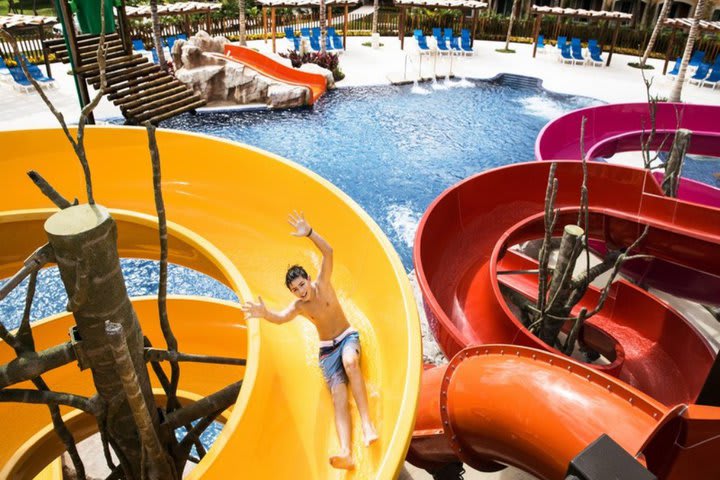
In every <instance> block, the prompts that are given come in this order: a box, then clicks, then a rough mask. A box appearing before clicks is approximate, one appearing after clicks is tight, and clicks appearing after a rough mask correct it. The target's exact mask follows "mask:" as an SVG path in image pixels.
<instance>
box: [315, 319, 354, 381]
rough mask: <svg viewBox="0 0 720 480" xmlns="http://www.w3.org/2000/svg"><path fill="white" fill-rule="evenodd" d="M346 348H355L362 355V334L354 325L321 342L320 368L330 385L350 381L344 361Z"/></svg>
mask: <svg viewBox="0 0 720 480" xmlns="http://www.w3.org/2000/svg"><path fill="white" fill-rule="evenodd" d="M345 348H353V349H355V352H356V353H357V354H358V356H360V334H359V333H358V332H357V330H355V329H353V328H352V327H350V328H348V329H347V330H345V331H344V332H343V333H341V334H340V335H338V336H337V337H335V339H333V340H327V341H323V342H320V369H321V370H322V372H323V377H325V382H327V385H328V387H329V388H330V389H331V390H332V388H333V387H334V386H335V385H338V384H340V383H348V377H347V373H345V366H344V365H343V361H342V352H343V350H345Z"/></svg>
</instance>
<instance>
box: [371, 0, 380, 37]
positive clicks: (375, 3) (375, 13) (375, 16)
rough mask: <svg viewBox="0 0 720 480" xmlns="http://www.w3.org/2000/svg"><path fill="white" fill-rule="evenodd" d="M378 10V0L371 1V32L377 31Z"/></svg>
mask: <svg viewBox="0 0 720 480" xmlns="http://www.w3.org/2000/svg"><path fill="white" fill-rule="evenodd" d="M379 11H380V2H379V1H378V0H374V1H373V19H372V33H378V29H377V23H378V12H379Z"/></svg>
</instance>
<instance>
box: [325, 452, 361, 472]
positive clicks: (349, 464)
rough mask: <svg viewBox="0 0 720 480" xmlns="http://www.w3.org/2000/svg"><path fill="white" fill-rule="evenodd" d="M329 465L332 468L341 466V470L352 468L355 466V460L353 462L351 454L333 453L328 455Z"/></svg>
mask: <svg viewBox="0 0 720 480" xmlns="http://www.w3.org/2000/svg"><path fill="white" fill-rule="evenodd" d="M330 465H332V466H333V467H334V468H342V469H343V470H352V469H353V468H355V462H353V458H352V454H350V453H349V452H348V453H345V454H344V455H343V454H340V455H333V456H332V457H330Z"/></svg>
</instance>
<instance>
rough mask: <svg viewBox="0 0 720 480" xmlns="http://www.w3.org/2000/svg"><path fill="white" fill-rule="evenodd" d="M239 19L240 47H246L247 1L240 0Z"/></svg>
mask: <svg viewBox="0 0 720 480" xmlns="http://www.w3.org/2000/svg"><path fill="white" fill-rule="evenodd" d="M238 19H239V20H240V23H239V24H238V28H239V29H240V45H242V46H245V0H238Z"/></svg>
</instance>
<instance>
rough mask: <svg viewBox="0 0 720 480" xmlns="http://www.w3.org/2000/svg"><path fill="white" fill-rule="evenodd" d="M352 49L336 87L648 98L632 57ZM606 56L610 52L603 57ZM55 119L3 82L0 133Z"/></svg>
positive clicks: (387, 40)
mask: <svg viewBox="0 0 720 480" xmlns="http://www.w3.org/2000/svg"><path fill="white" fill-rule="evenodd" d="M347 40H348V50H347V51H346V52H344V53H343V54H342V55H341V59H340V67H341V69H342V70H343V71H344V72H345V74H346V77H345V79H344V80H343V81H341V82H340V83H339V84H338V87H341V88H343V87H352V86H360V85H387V84H389V83H391V82H393V81H394V82H397V81H401V80H407V81H412V80H414V79H417V78H418V72H420V73H421V76H422V78H429V77H431V76H432V75H433V72H434V73H435V74H436V75H438V76H440V77H444V76H445V75H447V73H448V72H450V71H452V73H453V74H454V75H457V76H464V77H468V78H480V79H487V78H492V77H494V76H496V75H497V74H499V73H502V72H507V73H515V74H520V75H528V76H532V77H538V78H541V79H543V85H544V86H545V88H547V89H549V90H552V91H556V92H561V93H568V94H574V95H586V96H590V97H594V98H598V99H600V100H603V101H606V102H633V101H634V102H639V101H645V99H646V93H645V86H644V83H643V80H642V76H641V72H640V71H639V70H636V69H634V68H630V67H628V66H627V63H628V62H630V61H633V60H636V59H635V58H633V57H630V56H627V55H614V56H613V61H612V64H611V66H610V67H607V68H605V67H602V68H598V67H589V66H578V65H567V64H561V63H559V62H557V60H556V59H555V55H554V54H551V53H546V54H538V56H537V58H534V59H533V58H532V54H531V53H532V50H531V48H532V46H531V45H524V44H513V45H512V46H513V48H515V49H516V51H517V53H515V54H503V53H498V52H496V51H495V49H496V48H498V47H500V46H502V43H501V42H476V44H475V49H476V55H475V56H473V57H465V58H462V57H460V58H457V57H454V58H453V59H452V64H451V60H449V59H447V58H439V59H437V60H435V59H431V58H427V57H424V58H423V59H422V60H420V57H419V55H418V54H417V52H416V51H415V50H414V46H413V44H414V43H415V42H414V41H413V40H412V39H410V38H407V39H406V42H405V48H406V50H405V51H403V50H400V42H399V40H398V39H397V38H395V37H383V38H382V39H381V43H382V44H383V46H382V47H381V48H379V49H377V50H374V49H372V48H370V47H365V46H363V45H362V44H363V43H365V42H369V41H370V38H369V37H348V39H347ZM287 45H288V44H287V41H286V40H284V39H278V40H277V43H276V47H277V50H278V51H285V50H287ZM249 46H250V47H252V48H256V49H258V50H260V51H262V52H265V53H270V51H271V42H270V41H269V40H268V42H267V43H266V42H264V41H262V40H256V41H252V42H249ZM605 55H607V54H605ZM650 63H651V64H652V65H654V66H655V70H648V71H646V74H647V75H648V78H649V79H652V81H653V86H652V90H651V91H652V93H653V94H654V95H659V96H661V97H667V96H668V95H669V93H670V89H671V87H672V80H671V79H670V78H668V77H665V76H663V75H662V74H661V72H662V62H661V61H660V60H650ZM52 69H53V73H54V75H55V77H56V79H57V81H56V83H57V85H58V88H56V89H50V90H48V91H47V92H48V96H49V97H50V98H51V99H52V100H53V102H55V105H56V106H57V107H58V109H59V110H61V111H62V112H63V113H64V114H65V118H66V119H68V121H70V122H71V123H73V122H77V118H78V116H79V110H80V109H79V107H78V104H77V95H76V93H75V87H74V84H73V80H72V77H71V76H70V75H67V71H68V66H67V65H63V64H60V63H56V64H53V66H52ZM683 101H686V102H690V103H710V104H720V90H712V89H710V88H707V87H705V88H702V89H701V88H700V87H698V86H695V85H685V87H684V88H683ZM119 116H120V111H119V109H118V108H117V107H115V106H113V105H112V104H111V103H109V102H107V101H106V100H103V101H101V102H100V105H99V106H98V108H97V110H96V117H97V118H98V119H99V120H102V119H107V118H112V117H119ZM56 125H57V122H56V120H55V119H54V117H52V115H51V114H50V113H49V111H48V110H47V108H46V107H45V105H44V104H43V103H42V101H41V100H40V98H39V97H38V95H37V94H36V93H34V92H32V93H29V94H25V93H19V92H17V91H15V90H13V89H12V87H11V85H10V84H8V83H0V129H3V130H7V129H15V128H39V127H53V126H56Z"/></svg>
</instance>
